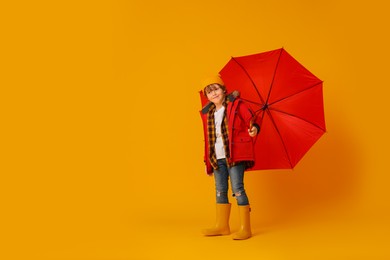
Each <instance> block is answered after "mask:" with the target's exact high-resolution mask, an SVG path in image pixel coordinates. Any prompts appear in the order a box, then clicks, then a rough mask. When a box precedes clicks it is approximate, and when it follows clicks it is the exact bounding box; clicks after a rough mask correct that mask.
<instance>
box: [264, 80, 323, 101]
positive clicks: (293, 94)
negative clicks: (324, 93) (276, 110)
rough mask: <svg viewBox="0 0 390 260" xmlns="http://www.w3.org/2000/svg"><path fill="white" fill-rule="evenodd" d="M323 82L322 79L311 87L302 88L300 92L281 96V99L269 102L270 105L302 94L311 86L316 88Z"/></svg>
mask: <svg viewBox="0 0 390 260" xmlns="http://www.w3.org/2000/svg"><path fill="white" fill-rule="evenodd" d="M321 83H322V81H320V82H318V83H316V84H314V85H313V86H310V87H308V88H305V89H302V90H301V91H299V92H296V93H293V94H291V95H289V96H287V97H284V98H281V99H279V100H276V101H274V102H272V103H270V104H268V106H271V105H273V104H275V103H278V102H280V101H283V100H285V99H288V98H290V97H292V96H295V95H298V94H300V93H302V92H304V91H306V90H309V89H311V88H314V87H316V86H318V85H319V84H321Z"/></svg>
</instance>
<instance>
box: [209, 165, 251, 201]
mask: <svg viewBox="0 0 390 260" xmlns="http://www.w3.org/2000/svg"><path fill="white" fill-rule="evenodd" d="M217 163H218V170H215V169H214V179H215V189H216V195H217V196H216V197H217V203H219V204H227V203H229V199H228V190H229V184H228V180H229V177H230V181H231V185H232V190H233V196H234V197H235V198H236V199H237V204H238V205H249V201H248V196H247V195H246V193H245V189H244V170H245V165H244V163H239V164H237V165H235V166H233V167H231V168H229V167H228V166H227V163H226V159H218V160H217Z"/></svg>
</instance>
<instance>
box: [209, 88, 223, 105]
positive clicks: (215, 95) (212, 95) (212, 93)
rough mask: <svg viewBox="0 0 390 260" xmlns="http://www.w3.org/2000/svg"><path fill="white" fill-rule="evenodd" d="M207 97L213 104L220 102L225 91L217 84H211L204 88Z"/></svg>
mask: <svg viewBox="0 0 390 260" xmlns="http://www.w3.org/2000/svg"><path fill="white" fill-rule="evenodd" d="M206 96H207V99H208V100H209V101H210V102H213V103H214V104H216V105H217V104H222V102H223V101H224V99H225V93H224V91H223V89H222V88H220V87H219V86H218V85H213V86H210V87H208V88H207V90H206Z"/></svg>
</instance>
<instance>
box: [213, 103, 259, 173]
mask: <svg viewBox="0 0 390 260" xmlns="http://www.w3.org/2000/svg"><path fill="white" fill-rule="evenodd" d="M229 102H230V101H229V99H227V100H226V102H224V103H223V106H224V107H225V108H226V107H227V104H228V103H229ZM215 110H216V107H215V105H214V104H212V105H211V107H210V109H209V111H208V114H207V135H208V139H209V145H208V147H209V158H208V159H209V160H210V164H211V166H212V167H213V168H214V169H218V164H217V156H216V154H215V141H216V139H217V137H216V134H215V120H214V113H215ZM221 134H222V140H223V146H224V149H225V156H226V162H227V165H228V167H229V168H230V167H233V166H235V165H237V164H238V163H240V162H230V161H229V158H230V151H229V132H228V120H227V117H226V109H225V111H224V115H223V122H222V124H221ZM244 163H245V169H247V168H251V167H252V166H253V164H254V162H253V161H244Z"/></svg>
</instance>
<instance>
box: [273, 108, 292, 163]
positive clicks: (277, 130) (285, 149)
mask: <svg viewBox="0 0 390 260" xmlns="http://www.w3.org/2000/svg"><path fill="white" fill-rule="evenodd" d="M267 113H268V116H269V118H270V119H271V121H272V124H273V125H274V127H275V129H276V132H278V135H279V138H280V140H281V141H282V144H283V148H284V152H285V153H286V155H287V158H288V163H289V164H290V167H291V168H293V165H292V163H291V159H290V156H289V155H288V151H287V147H286V144H285V143H284V140H283V138H282V135H281V133H280V131H279V128H278V127H277V126H276V123H275V120H274V118H273V116H272V114H271V112H270V111H269V109H267Z"/></svg>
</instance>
